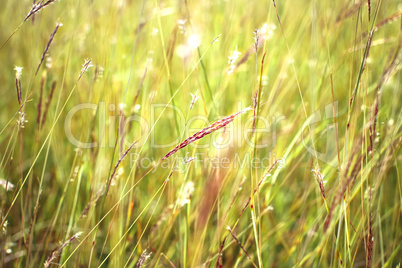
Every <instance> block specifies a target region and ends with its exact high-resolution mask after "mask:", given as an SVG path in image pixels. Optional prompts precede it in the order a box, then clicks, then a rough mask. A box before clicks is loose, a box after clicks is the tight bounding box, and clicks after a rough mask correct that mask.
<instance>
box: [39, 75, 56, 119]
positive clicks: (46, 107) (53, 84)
mask: <svg viewBox="0 0 402 268" xmlns="http://www.w3.org/2000/svg"><path fill="white" fill-rule="evenodd" d="M55 88H56V81H53V83H52V88H51V90H50V93H49V97H48V98H47V100H46V104H45V110H44V112H43V116H42V126H43V125H44V124H45V122H46V117H47V112H48V110H49V106H50V102H51V101H52V99H53V93H54V90H55Z"/></svg>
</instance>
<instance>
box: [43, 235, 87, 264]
mask: <svg viewBox="0 0 402 268" xmlns="http://www.w3.org/2000/svg"><path fill="white" fill-rule="evenodd" d="M81 234H82V232H78V233H76V234H74V235H73V236H72V237H71V238H70V239H68V240H67V241H66V242H64V243H63V244H62V245H61V246H60V247H59V248H57V249H55V250H53V251H52V253H51V254H50V255H49V257H48V258H47V260H46V261H45V263H44V264H43V266H44V267H45V268H47V267H49V266H50V264H51V263H52V261H53V260H54V259H56V258H57V256H58V255H59V254H60V252H61V251H62V250H63V249H64V248H65V247H66V246H67V245H68V244H70V243H71V242H73V241H74V240H75V239H78V238H79V237H80V236H81Z"/></svg>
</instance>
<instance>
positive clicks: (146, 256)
mask: <svg viewBox="0 0 402 268" xmlns="http://www.w3.org/2000/svg"><path fill="white" fill-rule="evenodd" d="M151 254H152V252H149V253H148V250H147V249H145V250H144V251H143V252H142V254H141V256H140V258H139V259H138V261H137V264H136V265H135V267H136V268H141V267H143V266H144V264H145V262H146V261H147V260H148V259H149V258H150V257H151Z"/></svg>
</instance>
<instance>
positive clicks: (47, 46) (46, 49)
mask: <svg viewBox="0 0 402 268" xmlns="http://www.w3.org/2000/svg"><path fill="white" fill-rule="evenodd" d="M60 26H63V24H61V23H60V22H57V23H56V28H54V30H53V33H52V34H51V35H50V38H49V41H48V42H47V45H46V48H45V51H43V54H42V58H41V60H40V62H39V65H38V68H37V69H36V73H35V75H36V74H38V71H39V68H40V66H41V65H42V63H43V60H44V59H45V55H46V53H47V51H48V50H49V47H50V44H51V43H52V41H53V39H54V36H55V35H56V32H57V30H58V29H59V27H60Z"/></svg>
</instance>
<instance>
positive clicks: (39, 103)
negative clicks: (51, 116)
mask: <svg viewBox="0 0 402 268" xmlns="http://www.w3.org/2000/svg"><path fill="white" fill-rule="evenodd" d="M44 84H45V78H44V77H42V79H41V80H40V93H39V102H38V109H37V110H38V116H37V117H36V124H37V125H38V128H40V118H41V114H42V96H43V85H44Z"/></svg>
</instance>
